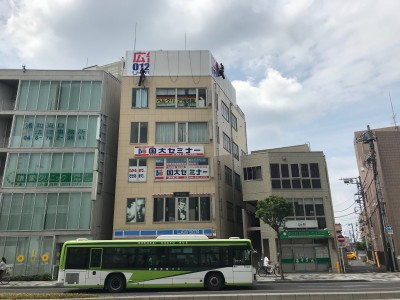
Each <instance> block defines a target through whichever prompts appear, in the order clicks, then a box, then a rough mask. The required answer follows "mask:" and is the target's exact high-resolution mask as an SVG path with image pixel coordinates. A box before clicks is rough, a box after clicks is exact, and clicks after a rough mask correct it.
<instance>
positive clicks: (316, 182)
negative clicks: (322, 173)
mask: <svg viewBox="0 0 400 300" xmlns="http://www.w3.org/2000/svg"><path fill="white" fill-rule="evenodd" d="M311 183H312V188H313V189H320V188H321V180H319V179H311Z"/></svg>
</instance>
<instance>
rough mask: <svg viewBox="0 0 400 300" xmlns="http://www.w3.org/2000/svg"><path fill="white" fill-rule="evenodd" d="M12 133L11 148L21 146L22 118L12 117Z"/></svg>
mask: <svg viewBox="0 0 400 300" xmlns="http://www.w3.org/2000/svg"><path fill="white" fill-rule="evenodd" d="M14 119H15V121H14V131H13V133H12V136H11V143H10V146H11V147H19V146H20V145H21V140H22V136H23V133H22V132H23V131H24V130H25V128H24V125H25V124H24V116H15V117H14Z"/></svg>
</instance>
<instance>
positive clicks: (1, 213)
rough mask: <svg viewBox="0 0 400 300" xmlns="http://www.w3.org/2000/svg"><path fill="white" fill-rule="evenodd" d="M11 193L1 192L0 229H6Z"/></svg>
mask: <svg viewBox="0 0 400 300" xmlns="http://www.w3.org/2000/svg"><path fill="white" fill-rule="evenodd" d="M11 203H12V194H3V195H2V199H1V202H0V230H7V228H8V221H9V218H10V210H11Z"/></svg>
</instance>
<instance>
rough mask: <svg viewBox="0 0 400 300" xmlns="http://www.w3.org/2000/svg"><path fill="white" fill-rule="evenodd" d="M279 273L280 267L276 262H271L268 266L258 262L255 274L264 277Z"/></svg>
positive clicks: (278, 274)
mask: <svg viewBox="0 0 400 300" xmlns="http://www.w3.org/2000/svg"><path fill="white" fill-rule="evenodd" d="M272 274H273V275H275V276H280V275H281V268H280V267H279V264H278V263H274V264H271V265H270V266H269V267H264V266H263V265H262V264H261V263H259V264H258V268H257V275H258V276H260V277H265V276H267V275H272Z"/></svg>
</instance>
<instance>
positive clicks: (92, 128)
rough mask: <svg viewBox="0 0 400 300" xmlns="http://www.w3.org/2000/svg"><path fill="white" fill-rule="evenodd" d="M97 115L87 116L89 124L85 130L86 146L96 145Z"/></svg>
mask: <svg viewBox="0 0 400 300" xmlns="http://www.w3.org/2000/svg"><path fill="white" fill-rule="evenodd" d="M98 119H99V117H98V116H89V126H88V131H87V135H86V136H87V137H88V142H87V144H86V146H87V147H95V146H97V135H96V133H97V120H98Z"/></svg>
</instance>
